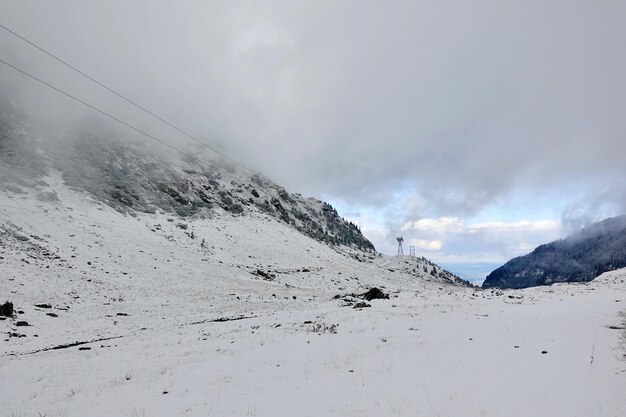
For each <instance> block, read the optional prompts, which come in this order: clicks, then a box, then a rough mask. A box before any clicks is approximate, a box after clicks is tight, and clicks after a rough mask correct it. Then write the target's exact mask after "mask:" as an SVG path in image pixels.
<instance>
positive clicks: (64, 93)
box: [0, 59, 197, 161]
mask: <svg viewBox="0 0 626 417" xmlns="http://www.w3.org/2000/svg"><path fill="white" fill-rule="evenodd" d="M0 62H2V63H3V64H4V65H6V66H8V67H11V68H13V69H14V70H15V71H18V72H20V73H22V74H24V75H25V76H27V77H30V78H32V79H33V80H36V81H38V82H39V83H41V84H43V85H45V86H46V87H49V88H51V89H53V90H55V91H57V92H59V93H61V94H63V95H64V96H66V97H69V98H71V99H72V100H75V101H77V102H79V103H81V104H83V105H85V106H87V107H89V108H90V109H92V110H95V111H97V112H98V113H100V114H103V115H105V116H106V117H108V118H110V119H113V120H115V121H116V122H118V123H121V124H123V125H124V126H126V127H128V128H130V129H132V130H134V131H136V132H139V133H141V134H142V135H144V136H147V137H149V138H150V139H152V140H155V141H157V142H159V143H161V144H162V145H165V146H167V147H168V148H171V149H173V150H175V151H177V152H180V153H182V154H183V155H186V156H188V157H190V158H192V159H194V160H196V161H197V159H196V158H195V157H194V156H193V155H191V154H189V153H187V152H185V151H183V150H182V149H179V148H177V147H175V146H174V145H170V144H169V143H167V142H165V141H164V140H162V139H159V138H157V137H155V136H153V135H151V134H150V133H148V132H146V131H143V130H141V129H139V128H138V127H135V126H133V125H131V124H130V123H127V122H125V121H123V120H122V119H119V118H117V117H115V116H113V115H112V114H110V113H107V112H105V111H104V110H101V109H99V108H97V107H95V106H92V105H91V104H89V103H87V102H86V101H83V100H81V99H80V98H78V97H76V96H73V95H71V94H70V93H67V92H65V91H63V90H61V89H60V88H57V87H55V86H53V85H52V84H49V83H47V82H46V81H44V80H42V79H41V78H37V77H36V76H34V75H32V74H29V73H28V72H26V71H24V70H22V69H20V68H18V67H16V66H14V65H11V64H9V63H8V62H6V61H4V60H2V59H0Z"/></svg>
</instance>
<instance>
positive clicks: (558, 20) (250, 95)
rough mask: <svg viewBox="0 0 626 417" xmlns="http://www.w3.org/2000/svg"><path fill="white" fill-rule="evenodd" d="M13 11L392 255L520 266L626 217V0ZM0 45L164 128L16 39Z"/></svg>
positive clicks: (73, 4)
mask: <svg viewBox="0 0 626 417" xmlns="http://www.w3.org/2000/svg"><path fill="white" fill-rule="evenodd" d="M0 5H1V8H0V10H1V13H0V22H1V23H2V24H3V25H5V26H7V27H9V28H11V29H12V30H14V31H16V32H18V33H20V34H21V35H23V36H25V37H27V38H28V39H30V40H31V41H33V42H35V43H37V44H39V45H40V46H42V47H44V48H46V49H48V50H49V51H51V52H53V53H55V54H57V55H58V56H60V57H62V58H63V59H64V60H66V61H68V62H69V63H71V64H73V65H75V66H77V67H79V68H80V69H81V70H83V71H84V72H87V73H89V74H90V75H92V76H93V77H95V78H97V79H98V80H101V81H102V82H104V83H106V84H108V85H110V86H112V87H114V88H115V89H117V90H119V91H121V92H123V93H124V94H126V95H127V96H129V97H131V98H133V99H135V100H136V101H138V102H139V103H141V104H143V105H145V106H146V107H148V108H150V109H151V110H153V111H154V112H156V113H158V114H160V115H162V116H164V117H165V118H166V119H168V120H171V121H172V122H174V123H175V124H177V125H179V126H181V127H183V128H184V129H186V130H188V131H189V132H191V133H193V134H194V135H197V136H198V137H201V138H203V139H205V140H206V141H209V142H211V143H213V144H215V145H216V146H217V147H218V148H219V149H221V150H223V151H225V152H226V153H228V154H229V155H231V156H232V157H234V158H236V159H239V160H241V161H242V162H244V163H246V164H248V165H250V166H252V167H254V168H255V169H259V170H261V171H262V172H264V173H265V174H266V175H267V176H269V177H270V178H272V179H274V180H275V181H276V182H278V183H279V184H281V185H284V186H285V187H286V188H288V189H289V190H290V191H292V192H301V193H303V194H306V195H312V196H316V197H319V198H323V199H327V200H329V201H331V203H333V204H334V205H335V206H336V207H337V208H338V209H339V210H340V212H341V214H343V215H344V216H345V217H346V218H350V219H351V220H355V221H357V222H358V223H359V224H360V225H361V227H362V229H363V231H364V232H365V234H366V235H367V236H368V237H369V238H370V239H371V240H372V241H373V242H374V244H375V245H376V246H377V248H378V249H379V250H382V251H384V252H387V253H393V252H395V248H396V244H395V239H394V237H395V236H396V235H403V236H404V237H405V240H406V241H407V245H406V248H405V249H406V250H407V251H408V245H409V243H408V242H411V243H410V244H412V245H414V246H415V247H416V250H417V252H418V254H423V255H425V256H427V257H429V258H431V259H434V260H435V261H441V262H444V261H445V262H503V261H505V260H507V259H508V258H510V257H512V256H516V255H520V254H523V253H525V252H527V251H528V250H530V249H532V248H533V247H534V246H536V245H537V244H539V243H543V242H546V241H548V240H552V239H554V238H558V237H560V236H562V235H563V233H565V231H567V230H571V228H572V227H574V228H575V227H577V226H578V225H579V224H581V222H582V221H589V220H595V219H599V218H602V217H606V216H610V215H614V214H618V213H624V212H625V211H626V210H625V208H626V114H625V113H626V75H625V74H626V24H625V23H624V22H626V2H624V1H621V0H593V1H577V0H567V1H556V0H554V1H553V0H543V1H502V0H494V1H480V0H477V1H428V2H426V1H411V2H405V1H394V2H383V1H375V2H370V1H306V2H305V1H298V2H296V1H284V2H273V1H250V2H241V1H220V2H217V1H179V2H171V1H152V0H151V1H132V2H129V1H68V0H66V1H63V2H50V1H7V0H0ZM0 48H1V49H0V55H1V56H2V59H4V60H8V61H10V62H11V63H13V64H14V65H19V66H21V67H23V68H25V69H27V70H29V71H32V72H33V73H35V74H37V75H38V76H41V77H42V78H44V79H46V80H49V81H50V82H54V83H56V84H58V85H60V86H62V87H63V88H66V89H68V90H69V91H72V92H74V93H76V94H77V95H80V96H81V97H83V98H84V99H85V100H87V101H93V102H95V103H97V104H98V105H102V106H108V107H107V108H109V109H111V110H112V111H115V112H117V113H116V114H119V115H120V116H124V117H128V118H130V119H131V120H132V121H133V122H136V123H144V125H145V126H146V128H154V129H157V127H156V126H153V125H152V124H151V123H153V122H151V121H149V119H142V116H141V115H138V114H136V112H135V113H134V112H133V111H132V110H131V109H130V108H127V106H125V105H124V104H123V103H120V102H119V100H116V99H115V98H114V97H111V96H107V95H106V94H104V93H103V92H102V91H101V90H99V89H97V88H94V87H93V86H91V85H90V84H89V83H87V82H85V81H84V80H81V79H80V77H78V76H76V75H75V74H71V73H69V72H68V71H67V70H66V69H64V68H63V67H62V66H60V65H58V64H57V63H54V62H53V61H51V60H50V59H49V58H48V57H46V56H45V55H42V54H41V53H40V52H38V51H36V50H34V49H33V48H32V47H29V46H28V45H27V44H25V43H23V42H21V41H19V40H17V39H15V38H14V37H12V36H11V35H9V34H8V33H6V32H5V31H3V30H0ZM0 74H1V75H2V77H3V79H4V81H5V82H8V83H10V84H11V85H15V86H17V87H19V89H20V91H23V92H27V93H24V96H25V97H26V99H27V100H31V101H37V100H38V93H37V89H38V88H40V87H33V86H32V85H28V84H29V83H30V84H32V83H31V82H30V81H28V80H26V79H24V78H23V77H19V76H17V75H15V74H13V73H11V71H10V70H8V69H7V68H4V67H3V68H0ZM59 105H60V104H59ZM159 133H160V134H162V131H160V130H159ZM167 135H168V136H167V138H168V140H171V141H173V142H176V143H179V142H181V141H182V140H183V138H181V137H180V135H178V136H177V135H176V134H175V132H169V133H167Z"/></svg>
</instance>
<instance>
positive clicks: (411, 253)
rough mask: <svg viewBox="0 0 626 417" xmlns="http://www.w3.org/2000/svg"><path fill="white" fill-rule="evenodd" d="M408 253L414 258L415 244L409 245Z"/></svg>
mask: <svg viewBox="0 0 626 417" xmlns="http://www.w3.org/2000/svg"><path fill="white" fill-rule="evenodd" d="M409 255H410V256H411V258H415V246H409Z"/></svg>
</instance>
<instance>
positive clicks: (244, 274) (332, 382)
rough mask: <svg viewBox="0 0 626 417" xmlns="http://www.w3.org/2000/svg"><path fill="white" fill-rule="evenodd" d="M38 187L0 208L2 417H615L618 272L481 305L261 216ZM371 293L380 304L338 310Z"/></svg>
mask: <svg viewBox="0 0 626 417" xmlns="http://www.w3.org/2000/svg"><path fill="white" fill-rule="evenodd" d="M45 183H46V184H47V185H40V186H39V187H40V188H39V189H37V188H35V189H33V191H30V192H27V193H14V192H4V193H1V194H0V204H1V205H0V214H1V216H2V229H0V242H1V251H2V253H0V256H1V257H2V259H0V262H1V265H2V278H1V280H0V296H1V297H2V298H6V299H10V300H12V301H13V302H14V304H15V307H16V309H17V310H20V311H22V313H18V314H16V317H15V318H9V319H6V320H3V321H0V331H1V332H2V334H3V335H4V337H3V338H2V341H1V342H0V343H1V345H0V346H1V349H0V374H1V375H9V376H10V381H11V383H10V384H2V385H1V386H0V415H3V416H4V415H7V416H39V415H46V416H50V417H52V416H85V415H89V416H176V415H186V416H207V415H209V416H231V415H232V416H245V415H254V416H293V415H303V416H360V415H399V416H414V415H425V416H439V415H450V416H457V415H464V416H485V415H486V416H502V415H507V416H528V415H535V416H543V415H545V416H589V415H609V416H613V415H614V416H618V415H623V414H624V413H625V412H626V397H624V395H623V392H624V390H625V388H626V362H625V361H624V359H625V357H624V354H626V351H625V349H624V337H625V335H624V330H623V328H624V310H626V297H624V294H625V293H626V292H625V291H626V284H624V280H625V279H626V271H624V270H621V271H616V272H612V273H609V274H605V275H604V276H602V277H600V278H598V279H596V280H595V281H594V282H592V283H589V284H580V285H555V286H553V287H549V288H545V287H544V288H532V289H527V290H523V291H508V292H503V291H499V290H491V291H484V290H480V289H477V288H468V287H463V286H453V285H450V284H443V283H442V282H445V281H441V280H440V279H439V278H440V277H439V276H438V274H437V273H436V274H435V275H436V276H433V275H432V274H431V272H430V270H429V267H430V266H429V265H428V264H427V263H423V262H422V263H418V261H417V260H411V259H410V258H409V257H404V258H396V257H392V258H389V257H382V256H376V255H373V254H368V253H367V252H363V251H360V250H357V249H348V248H346V247H343V248H338V247H335V246H331V245H328V244H326V243H323V242H320V241H317V240H315V239H312V238H310V237H308V236H305V235H303V234H302V233H300V232H299V231H298V230H296V229H295V228H293V227H292V226H291V225H288V224H286V223H284V222H281V221H279V220H277V219H276V218H274V217H272V216H270V215H268V214H264V213H259V212H253V213H250V214H248V215H246V216H233V215H232V213H229V212H225V211H219V210H215V211H214V213H213V214H212V215H211V216H210V217H206V216H205V218H201V217H199V216H190V217H185V218H184V219H181V218H179V217H177V216H175V215H173V214H172V213H165V214H160V213H155V214H149V213H141V212H140V213H136V214H135V215H134V216H131V215H128V214H126V215H124V214H122V213H120V212H119V211H116V210H114V209H113V208H112V207H110V206H109V205H107V204H104V203H102V202H101V201H99V200H98V199H94V198H92V197H90V196H89V195H87V194H85V193H83V192H77V191H75V190H71V189H69V188H67V187H66V186H65V185H64V184H63V180H62V179H61V177H60V175H59V174H56V175H52V176H49V177H46V178H45ZM34 190H38V191H34ZM45 190H47V191H48V192H50V193H54V194H55V195H56V198H55V199H53V201H41V198H38V196H40V195H41V193H42V192H44V191H45ZM170 220H171V221H170ZM192 232H193V233H192ZM192 236H193V237H192ZM407 262H408V263H407ZM411 262H414V265H412V264H411ZM420 262H421V261H420ZM425 266H426V269H427V270H429V272H427V273H424V272H423V269H424V267H425ZM259 271H262V272H263V273H262V274H259ZM420 271H421V272H420ZM436 272H437V271H436ZM372 286H377V287H380V288H383V290H384V291H385V292H387V293H389V294H390V295H391V297H390V300H372V301H371V302H370V303H369V304H370V305H371V307H369V308H363V309H355V308H352V306H350V305H346V304H347V303H346V302H345V301H344V299H345V298H346V297H345V296H342V297H341V298H340V299H335V295H337V294H342V295H343V294H348V293H359V292H361V291H365V290H366V289H368V288H370V287H372ZM45 303H49V304H50V305H51V308H40V307H36V306H35V305H36V304H45ZM48 313H54V314H55V315H56V316H57V317H51V316H49V315H48ZM230 319H238V320H230ZM17 321H27V322H28V323H29V326H27V327H17V326H16V323H17ZM21 335H23V336H22V337H20V336H21ZM76 342H79V344H76ZM516 346H517V347H516ZM55 348H56V349H55ZM81 349H83V350H81ZM542 351H546V352H547V353H545V354H542ZM581 393H584V395H581Z"/></svg>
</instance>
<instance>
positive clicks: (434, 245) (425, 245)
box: [410, 239, 443, 251]
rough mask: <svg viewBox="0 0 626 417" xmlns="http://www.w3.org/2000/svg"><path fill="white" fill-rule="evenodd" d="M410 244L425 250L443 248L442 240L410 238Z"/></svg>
mask: <svg viewBox="0 0 626 417" xmlns="http://www.w3.org/2000/svg"><path fill="white" fill-rule="evenodd" d="M410 244H411V245H412V246H415V247H416V248H417V249H422V250H426V251H437V250H441V248H443V242H442V241H441V240H424V239H411V240H410Z"/></svg>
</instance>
